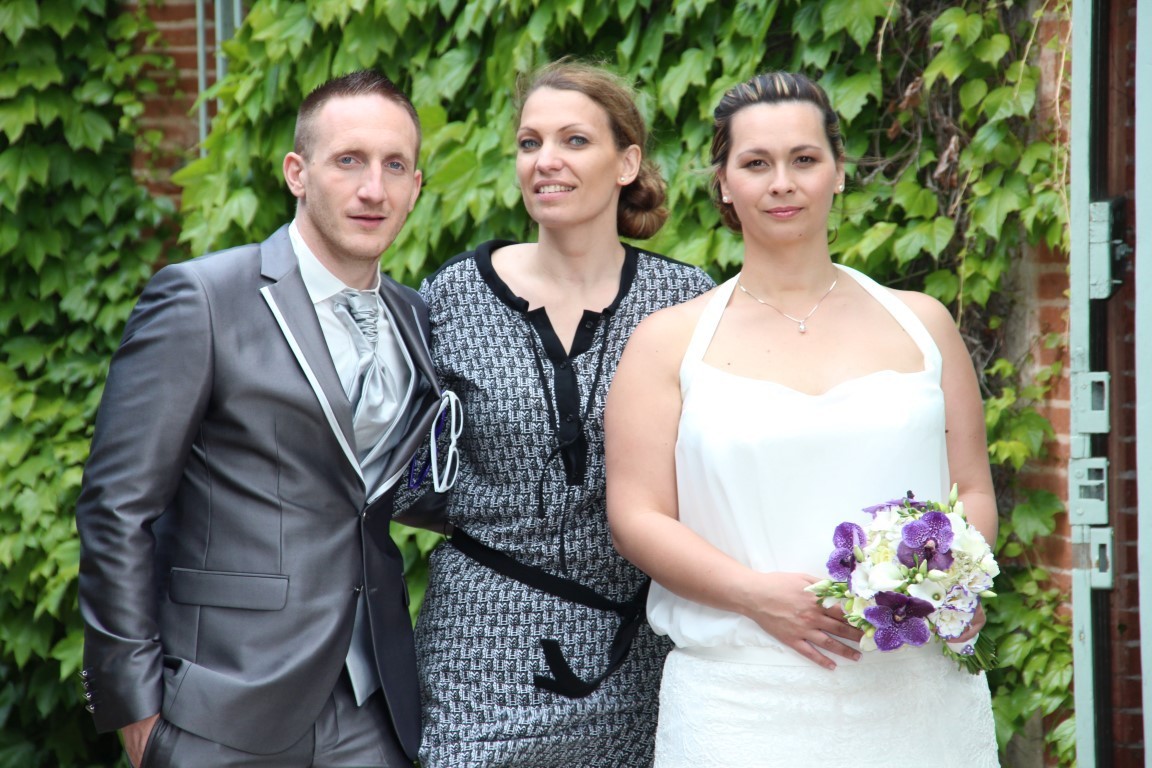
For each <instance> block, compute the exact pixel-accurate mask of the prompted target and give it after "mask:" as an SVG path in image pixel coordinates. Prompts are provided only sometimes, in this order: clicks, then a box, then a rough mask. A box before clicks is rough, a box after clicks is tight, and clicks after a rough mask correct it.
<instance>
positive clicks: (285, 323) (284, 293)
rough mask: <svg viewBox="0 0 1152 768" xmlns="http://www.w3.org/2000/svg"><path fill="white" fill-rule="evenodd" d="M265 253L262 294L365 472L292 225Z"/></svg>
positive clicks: (275, 236)
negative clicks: (290, 232) (302, 271)
mask: <svg viewBox="0 0 1152 768" xmlns="http://www.w3.org/2000/svg"><path fill="white" fill-rule="evenodd" d="M260 251H261V253H260V257H261V274H262V275H263V277H264V278H265V279H266V280H269V281H271V282H269V283H268V284H267V285H265V286H264V287H263V288H261V289H260V293H261V295H262V296H263V297H264V300H265V301H266V302H267V303H268V307H269V308H270V309H271V310H272V314H273V315H274V316H275V318H276V322H277V324H278V325H279V326H280V331H281V332H282V333H283V334H284V338H285V340H286V341H287V342H288V346H289V347H291V349H292V353H293V354H294V355H295V356H296V361H297V362H298V363H299V364H300V369H301V370H302V371H303V373H304V376H305V377H306V378H307V379H308V383H309V384H310V385H311V386H312V390H313V392H315V393H316V399H317V400H318V401H319V404H320V408H321V409H322V410H323V412H324V416H325V418H326V419H327V421H328V425H329V427H330V428H331V429H332V433H333V434H334V435H335V436H336V439H337V441H338V442H339V443H340V447H341V448H342V449H343V451H344V456H345V458H346V459H347V460H348V461H349V463H351V464H352V466H353V467H355V469H356V472H357V474H359V473H360V463H359V462H358V461H357V460H356V452H355V450H354V449H353V447H352V446H353V444H354V442H353V440H354V438H353V434H354V433H353V430H352V406H351V404H349V402H348V397H347V396H346V395H345V394H344V388H343V387H342V386H341V385H340V377H339V375H338V374H337V373H336V367H335V366H334V365H333V364H332V355H331V353H330V352H329V351H328V344H327V342H325V340H324V332H323V331H322V330H321V328H320V321H319V319H317V317H316V308H315V307H314V306H313V305H312V298H311V297H310V296H309V295H308V289H307V288H305V286H304V280H303V278H301V277H300V268H299V262H298V261H297V259H296V254H295V252H293V250H292V242H291V240H290V239H289V237H288V228H287V227H282V228H281V229H279V230H277V231H276V232H275V233H274V234H273V235H272V236H271V237H269V238H268V239H267V240H265V241H264V243H263V244H261V246H260Z"/></svg>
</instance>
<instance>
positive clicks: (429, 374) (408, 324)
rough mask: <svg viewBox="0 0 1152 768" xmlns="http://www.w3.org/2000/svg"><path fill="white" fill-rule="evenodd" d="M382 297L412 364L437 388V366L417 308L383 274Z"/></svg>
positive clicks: (381, 282) (429, 383)
mask: <svg viewBox="0 0 1152 768" xmlns="http://www.w3.org/2000/svg"><path fill="white" fill-rule="evenodd" d="M380 297H381V299H383V301H384V304H385V305H386V306H387V307H388V311H389V312H391V313H392V317H393V318H394V319H395V321H396V325H397V329H396V330H397V332H398V333H399V334H400V341H401V343H403V344H404V347H405V348H406V349H407V350H408V354H409V355H411V356H412V364H413V365H414V366H415V367H416V371H417V373H418V374H419V375H420V377H422V378H423V379H424V380H425V382H427V384H428V385H429V386H431V387H433V388H436V368H435V366H433V364H432V355H431V354H430V353H429V352H428V342H427V340H426V336H425V333H424V329H423V328H421V327H420V322H419V320H418V319H417V316H416V308H415V307H413V306H412V304H411V302H409V301H407V300H406V299H405V298H404V297H403V296H402V295H401V294H400V292H399V290H398V289H397V287H396V286H395V285H394V284H392V283H391V281H389V280H388V278H386V277H384V276H383V275H381V277H380ZM437 394H439V392H437Z"/></svg>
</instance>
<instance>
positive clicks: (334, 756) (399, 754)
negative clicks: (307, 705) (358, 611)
mask: <svg viewBox="0 0 1152 768" xmlns="http://www.w3.org/2000/svg"><path fill="white" fill-rule="evenodd" d="M206 766H212V768H411V766H412V761H411V760H409V759H408V758H407V757H405V755H404V750H402V749H401V748H400V743H399V741H397V739H396V735H395V732H394V731H393V729H392V723H391V721H390V719H389V717H388V714H387V712H386V711H385V708H384V697H383V694H381V693H380V692H379V691H377V692H376V693H374V694H372V696H370V697H369V698H368V701H366V702H364V706H362V707H357V706H356V700H355V698H354V697H353V695H352V683H351V682H350V681H349V680H348V674H347V672H346V671H345V672H344V673H342V674H341V675H340V680H339V682H337V683H336V689H335V690H333V691H332V695H331V696H329V697H328V701H327V703H325V705H324V709H322V710H321V711H320V716H319V717H318V718H317V719H316V725H315V726H313V728H312V730H311V731H309V732H307V733H305V734H304V736H303V737H302V738H301V739H300V741H298V742H296V743H295V744H293V745H292V746H291V747H289V748H288V749H286V750H284V751H283V752H278V753H277V754H274V755H254V754H251V753H249V752H241V751H240V750H238V749H232V748H230V747H226V746H224V745H222V744H217V743H216V742H213V741H208V740H207V739H204V738H201V737H199V736H196V735H195V734H191V733H188V732H187V731H184V730H181V729H180V728H178V727H176V726H175V725H172V724H171V723H169V722H168V721H167V720H165V719H164V718H163V717H161V718H160V719H159V720H157V721H156V726H155V727H154V728H153V729H152V735H151V736H149V737H148V745H147V746H146V747H145V748H144V758H143V759H142V760H141V761H140V766H139V768H205V767H206Z"/></svg>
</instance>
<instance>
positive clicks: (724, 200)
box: [720, 195, 732, 205]
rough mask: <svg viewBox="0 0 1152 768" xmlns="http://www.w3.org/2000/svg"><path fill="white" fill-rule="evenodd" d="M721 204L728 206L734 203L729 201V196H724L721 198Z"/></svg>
mask: <svg viewBox="0 0 1152 768" xmlns="http://www.w3.org/2000/svg"><path fill="white" fill-rule="evenodd" d="M720 202H722V203H724V204H725V205H727V204H728V203H730V202H732V201H731V200H730V199H728V195H724V196H722V197H721V198H720Z"/></svg>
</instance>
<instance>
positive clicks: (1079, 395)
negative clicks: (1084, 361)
mask: <svg viewBox="0 0 1152 768" xmlns="http://www.w3.org/2000/svg"><path fill="white" fill-rule="evenodd" d="M1070 378H1071V384H1072V432H1073V433H1076V432H1086V433H1090V434H1103V433H1105V432H1109V431H1110V430H1111V428H1112V426H1111V422H1110V421H1109V418H1108V417H1109V407H1110V398H1109V391H1108V390H1109V384H1111V382H1112V377H1111V376H1110V375H1109V374H1108V373H1107V372H1106V371H1082V372H1080V373H1075V372H1074V373H1072V374H1071V376H1070Z"/></svg>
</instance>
